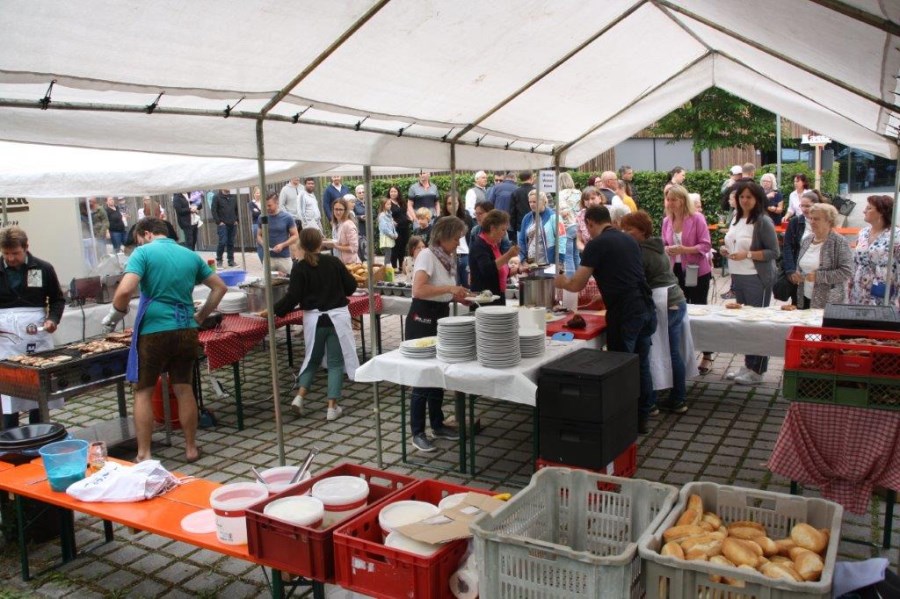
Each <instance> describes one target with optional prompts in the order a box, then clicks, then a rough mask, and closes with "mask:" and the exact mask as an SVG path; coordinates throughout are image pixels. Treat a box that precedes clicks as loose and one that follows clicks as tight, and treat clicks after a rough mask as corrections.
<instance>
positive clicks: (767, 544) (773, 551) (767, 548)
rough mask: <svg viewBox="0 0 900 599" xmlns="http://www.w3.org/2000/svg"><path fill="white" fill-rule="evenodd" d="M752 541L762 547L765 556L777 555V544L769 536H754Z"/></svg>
mask: <svg viewBox="0 0 900 599" xmlns="http://www.w3.org/2000/svg"><path fill="white" fill-rule="evenodd" d="M753 542H754V543H756V544H757V545H759V546H760V547H762V550H763V555H765V556H766V557H771V556H773V555H778V545H776V544H775V541H773V540H772V539H770V538H769V537H754V538H753Z"/></svg>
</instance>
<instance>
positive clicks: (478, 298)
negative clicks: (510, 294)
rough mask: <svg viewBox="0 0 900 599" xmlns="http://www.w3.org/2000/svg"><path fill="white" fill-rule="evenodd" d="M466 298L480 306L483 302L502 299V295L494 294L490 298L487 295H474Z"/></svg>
mask: <svg viewBox="0 0 900 599" xmlns="http://www.w3.org/2000/svg"><path fill="white" fill-rule="evenodd" d="M466 299H467V300H468V301H470V302H472V303H473V304H478V305H479V306H480V305H481V304H490V303H491V302H496V301H497V300H498V299H500V296H499V295H492V296H491V297H490V298H488V297H487V296H484V297H482V296H480V295H473V296H471V297H467V298H466Z"/></svg>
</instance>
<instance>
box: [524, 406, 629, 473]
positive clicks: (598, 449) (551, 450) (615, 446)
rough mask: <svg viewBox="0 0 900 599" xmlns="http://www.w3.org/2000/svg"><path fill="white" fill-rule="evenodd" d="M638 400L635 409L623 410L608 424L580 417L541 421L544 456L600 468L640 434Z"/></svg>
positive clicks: (563, 462) (542, 456)
mask: <svg viewBox="0 0 900 599" xmlns="http://www.w3.org/2000/svg"><path fill="white" fill-rule="evenodd" d="M637 404H638V400H637V399H635V400H633V402H632V405H633V409H631V410H627V411H625V412H621V413H620V414H619V416H618V417H616V418H614V419H612V420H610V421H608V422H605V423H604V424H602V425H600V424H588V423H584V422H581V421H578V420H551V419H548V420H544V419H542V420H541V422H540V434H539V435H540V436H539V440H540V451H539V452H538V454H539V456H540V458H541V459H543V460H547V461H548V462H553V463H556V464H566V465H570V466H578V467H581V468H590V469H592V470H600V469H603V468H606V466H607V465H608V464H609V463H610V462H612V461H613V460H615V459H616V457H618V456H619V455H621V454H622V452H624V451H625V450H626V449H628V448H629V447H630V446H631V445H632V444H633V443H634V442H635V441H636V440H637V436H638V430H637V426H638V409H637Z"/></svg>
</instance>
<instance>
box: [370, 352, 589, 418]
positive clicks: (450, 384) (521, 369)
mask: <svg viewBox="0 0 900 599" xmlns="http://www.w3.org/2000/svg"><path fill="white" fill-rule="evenodd" d="M587 346H588V345H587V343H586V342H585V341H577V340H576V341H571V342H561V341H550V340H549V339H548V340H547V349H546V352H545V353H544V355H543V356H541V357H539V358H527V359H525V360H522V361H521V362H520V363H519V364H517V365H516V366H513V367H512V368H504V369H498V368H485V367H484V366H481V365H480V364H479V363H478V362H475V361H472V362H461V363H458V364H447V363H446V362H441V361H439V360H438V359H437V358H429V359H427V360H418V359H413V358H407V357H405V356H403V355H402V354H401V353H400V350H399V349H395V350H394V351H391V352H388V353H386V354H381V355H379V356H375V357H374V358H372V359H371V360H369V361H368V362H366V363H365V364H363V365H362V366H360V367H359V368H358V369H357V371H356V379H355V380H356V382H363V383H377V382H389V383H396V384H398V385H407V386H409V387H440V388H442V389H446V390H448V391H460V392H463V393H470V394H475V395H482V396H484V397H491V398H494V399H502V400H505V401H511V402H514V403H520V404H525V405H528V406H534V405H535V397H536V395H537V376H538V371H539V369H540V367H541V366H543V365H544V364H547V363H548V362H552V361H553V360H556V359H557V358H559V357H560V356H564V355H566V354H567V353H570V352H573V351H575V350H577V349H580V348H583V347H587Z"/></svg>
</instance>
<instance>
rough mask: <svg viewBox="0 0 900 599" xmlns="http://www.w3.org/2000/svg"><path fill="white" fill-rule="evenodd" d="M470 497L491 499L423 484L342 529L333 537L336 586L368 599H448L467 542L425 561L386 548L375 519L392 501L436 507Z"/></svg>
mask: <svg viewBox="0 0 900 599" xmlns="http://www.w3.org/2000/svg"><path fill="white" fill-rule="evenodd" d="M469 491H472V492H474V493H482V494H484V495H493V493H492V492H491V491H486V490H484V489H473V488H471V487H461V486H459V485H453V484H449V483H442V482H439V481H436V480H423V481H421V482H418V483H416V484H415V485H412V486H410V487H407V488H405V489H403V490H402V491H400V492H399V493H396V494H394V495H392V496H391V498H390V499H389V500H387V501H384V502H382V503H381V504H379V505H378V506H377V507H374V508H369V509H367V510H366V511H365V512H363V513H362V514H360V515H359V516H356V517H355V518H353V519H352V520H350V521H349V522H347V523H344V524H343V525H342V526H340V527H339V528H338V529H337V530H336V531H335V533H334V562H335V567H336V569H337V583H338V584H339V585H341V586H342V587H344V588H346V589H350V590H352V591H357V592H360V593H363V594H365V595H371V596H373V597H385V598H391V599H393V598H396V597H409V598H410V599H412V598H415V599H428V598H441V599H452V597H453V594H452V593H451V592H450V584H449V581H450V575H451V574H453V573H454V572H455V571H456V570H457V569H458V568H459V562H460V560H462V557H463V556H464V555H465V554H466V551H467V550H468V544H469V543H468V540H466V539H460V540H458V541H451V542H449V543H447V544H446V545H445V546H444V547H442V548H441V549H440V550H438V551H437V553H435V554H434V555H430V556H428V557H423V556H421V555H416V554H414V553H408V552H406V551H400V550H398V549H393V548H391V547H385V546H384V543H382V540H381V526H379V524H378V514H379V512H380V511H381V509H382V508H383V507H384V506H386V505H389V504H391V503H394V502H395V501H404V500H414V501H427V502H428V503H433V504H434V505H437V504H438V503H440V501H441V500H442V499H443V498H444V497H447V496H448V495H454V494H456V493H466V492H469Z"/></svg>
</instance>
